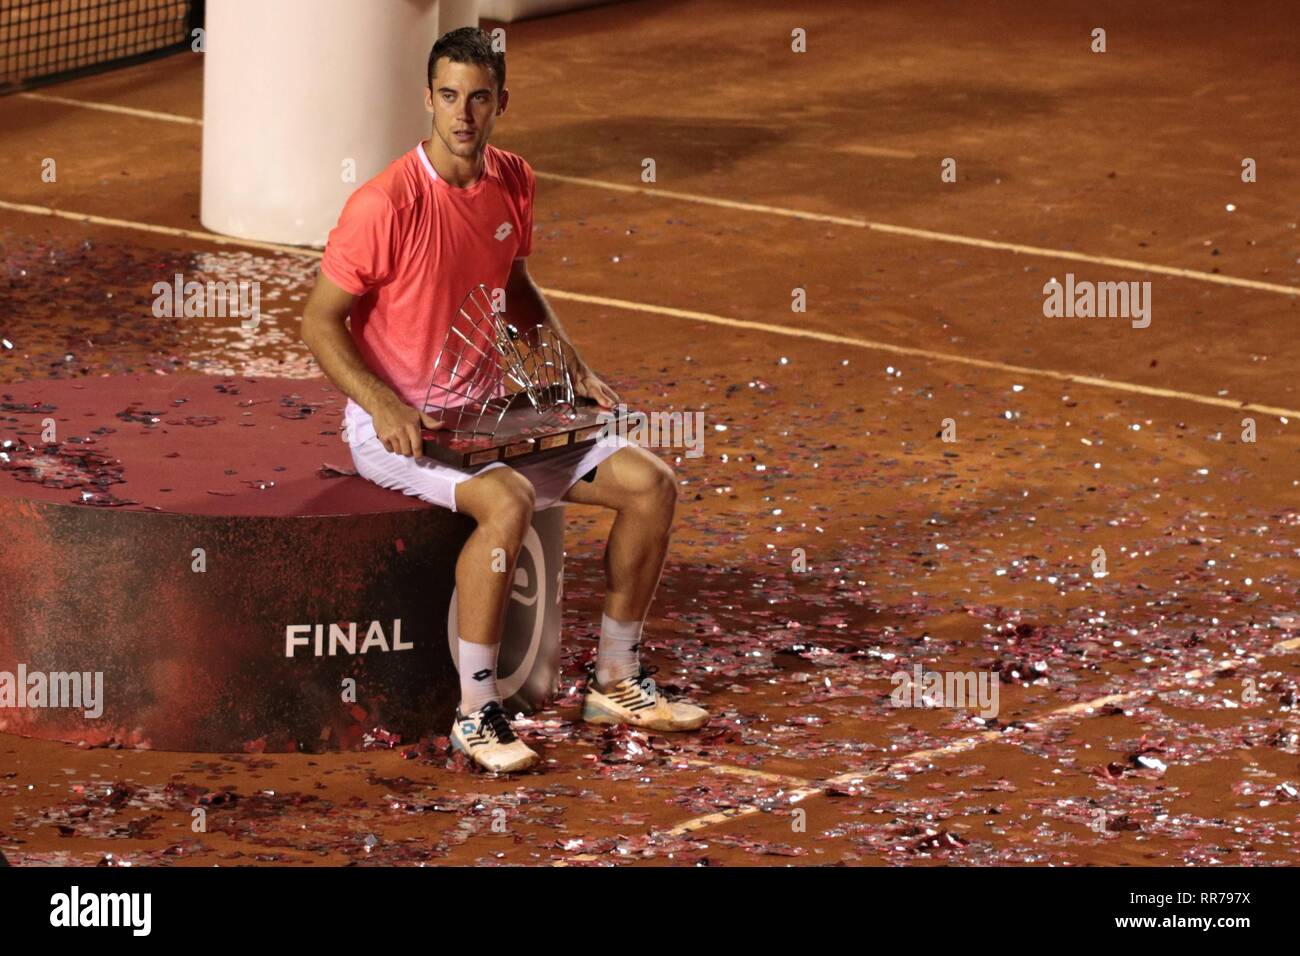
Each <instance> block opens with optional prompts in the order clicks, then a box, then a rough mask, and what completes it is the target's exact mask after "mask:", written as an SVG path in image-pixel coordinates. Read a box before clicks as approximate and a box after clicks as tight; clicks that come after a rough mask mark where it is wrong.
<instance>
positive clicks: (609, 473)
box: [564, 446, 677, 621]
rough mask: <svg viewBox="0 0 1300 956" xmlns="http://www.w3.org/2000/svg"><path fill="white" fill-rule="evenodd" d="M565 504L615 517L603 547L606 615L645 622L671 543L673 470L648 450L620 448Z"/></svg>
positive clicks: (570, 493) (674, 503)
mask: <svg viewBox="0 0 1300 956" xmlns="http://www.w3.org/2000/svg"><path fill="white" fill-rule="evenodd" d="M564 500H565V501H571V502H573V503H574V504H580V505H600V506H602V507H605V508H612V509H613V510H614V511H615V512H616V517H615V518H614V526H613V528H611V529H610V532H609V542H608V544H606V546H605V613H606V614H608V615H609V616H610V617H612V618H614V619H615V620H618V621H642V620H644V619H645V616H646V612H647V611H649V610H650V601H651V600H652V599H653V598H654V594H655V590H656V589H657V588H658V587H659V578H660V576H661V575H662V573H663V569H664V560H665V559H666V558H667V556H668V541H669V539H670V538H671V537H672V525H673V514H674V512H675V511H676V508H677V478H676V477H675V476H674V475H673V471H672V469H671V468H669V467H668V466H667V465H666V464H664V463H663V462H662V461H660V460H659V459H658V458H657V457H655V456H654V455H653V454H651V453H650V452H648V451H646V450H645V449H644V448H639V447H637V446H630V447H628V448H621V449H619V450H618V451H617V452H615V453H614V454H612V455H610V456H609V457H608V458H606V459H605V460H604V461H603V462H601V463H600V467H599V468H597V469H596V478H595V480H594V481H589V482H588V481H579V482H578V483H577V484H575V485H574V486H573V487H572V488H570V489H569V490H568V492H567V493H566V494H565V495H564Z"/></svg>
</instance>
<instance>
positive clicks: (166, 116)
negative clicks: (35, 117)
mask: <svg viewBox="0 0 1300 956" xmlns="http://www.w3.org/2000/svg"><path fill="white" fill-rule="evenodd" d="M18 95H19V96H20V97H22V98H23V99H25V100H40V101H41V102H43V103H59V104H61V105H63V106H79V107H81V108H82V109H87V110H99V111H100V112H102V113H120V114H122V115H124V116H138V117H140V118H141V119H152V120H162V121H163V122H165V123H184V124H186V125H188V126H202V125H203V120H201V119H195V118H194V117H192V116H180V115H179V114H177V113H159V112H156V111H154V110H140V109H136V108H135V107H133V106H115V105H114V104H112V103H92V102H91V101H89V100H70V99H68V98H67V97H65V96H51V95H50V94H48V93H19V94H18Z"/></svg>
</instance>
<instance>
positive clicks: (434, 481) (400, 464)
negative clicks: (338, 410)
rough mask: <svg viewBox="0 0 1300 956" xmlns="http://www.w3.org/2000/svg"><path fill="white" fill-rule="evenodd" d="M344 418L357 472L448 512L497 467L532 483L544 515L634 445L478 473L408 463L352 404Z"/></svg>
mask: <svg viewBox="0 0 1300 956" xmlns="http://www.w3.org/2000/svg"><path fill="white" fill-rule="evenodd" d="M343 418H344V421H345V422H346V425H347V434H348V446H349V447H350V448H351V449H352V461H353V463H354V464H355V465H356V468H357V473H358V474H359V475H361V477H362V478H365V479H367V480H369V481H373V482H374V483H375V484H377V485H379V486H381V487H383V488H391V489H393V490H394V491H401V492H403V493H404V494H408V495H414V496H415V497H417V498H420V499H421V500H423V501H427V502H429V503H430V504H434V505H438V506H439V507H441V508H446V509H447V510H449V511H455V510H456V486H457V485H458V484H460V483H461V482H462V481H464V480H465V479H467V478H474V477H476V476H477V475H481V474H483V473H484V472H486V471H491V470H492V469H493V468H514V469H515V471H517V472H519V473H520V474H521V475H523V476H524V477H525V478H527V479H528V480H529V482H531V483H532V486H533V489H534V491H535V492H536V495H537V503H536V505H535V506H534V510H536V511H543V510H545V509H546V508H551V507H554V506H555V505H557V504H559V503H560V500H561V499H562V498H563V497H564V493H565V492H566V491H568V490H569V489H570V488H572V487H573V486H574V484H575V483H577V482H578V481H580V480H581V479H582V477H583V475H585V474H587V472H589V471H591V470H592V469H593V468H595V467H596V466H597V465H599V464H600V463H601V462H602V461H604V460H605V459H606V458H608V457H609V456H610V455H612V454H614V452H616V451H618V450H619V449H620V448H623V447H625V446H627V445H631V444H632V442H630V441H628V440H627V439H625V438H623V437H622V436H620V435H610V436H608V437H604V436H602V437H601V438H600V439H599V440H598V441H597V442H596V443H595V444H594V445H580V446H578V447H576V448H572V449H569V450H567V451H557V452H555V453H554V454H550V455H546V456H544V457H542V458H534V459H531V460H525V461H523V462H522V463H520V464H518V465H512V464H507V463H506V462H503V461H493V462H489V463H488V464H486V465H479V466H477V467H475V468H467V469H461V468H453V467H452V466H451V465H446V464H443V463H442V462H440V461H434V460H433V459H432V458H408V457H407V456H406V455H399V454H397V453H395V452H391V451H389V450H388V449H387V448H385V447H384V445H383V442H381V441H380V440H379V439H378V438H377V437H376V436H375V425H374V422H373V421H372V420H371V418H370V414H369V413H368V412H367V411H366V410H365V409H364V408H362V407H361V406H360V405H358V404H357V403H356V402H354V401H352V400H351V399H348V404H347V407H346V408H345V409H344V412H343Z"/></svg>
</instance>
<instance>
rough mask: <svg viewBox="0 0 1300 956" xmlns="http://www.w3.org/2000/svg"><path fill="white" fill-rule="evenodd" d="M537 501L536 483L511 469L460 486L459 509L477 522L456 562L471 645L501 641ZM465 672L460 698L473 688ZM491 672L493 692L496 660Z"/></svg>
mask: <svg viewBox="0 0 1300 956" xmlns="http://www.w3.org/2000/svg"><path fill="white" fill-rule="evenodd" d="M533 501H534V493H533V486H532V485H531V484H530V483H529V481H528V479H527V478H525V477H524V476H523V475H521V474H519V473H518V472H517V471H515V470H513V469H511V468H494V469H492V470H491V471H488V472H485V473H484V474H481V475H479V476H477V477H475V478H470V479H468V480H467V481H462V482H461V483H460V484H459V485H457V486H456V510H458V511H461V512H464V513H465V514H467V515H469V516H470V517H471V518H473V519H474V520H475V521H476V522H477V527H476V528H475V529H474V531H473V532H472V533H471V534H470V536H469V540H467V541H466V542H465V546H464V547H463V548H462V549H461V552H460V557H459V559H457V561H456V620H457V623H458V625H459V628H460V637H461V640H462V641H464V642H466V643H467V644H474V645H478V646H482V647H491V646H494V645H498V644H500V643H501V628H502V624H503V622H504V620H505V610H506V605H507V602H508V601H509V598H510V589H511V586H512V585H513V583H514V573H515V562H516V560H517V559H518V557H519V549H520V548H521V547H522V546H523V541H524V536H525V535H526V534H527V533H528V528H529V526H530V525H531V524H532V520H533ZM471 650H472V649H471ZM476 656H477V655H476ZM467 670H468V669H467V668H465V667H463V666H462V668H461V671H462V680H461V687H462V698H464V696H466V693H465V692H466V691H469V690H471V689H472V688H471V687H469V686H468V682H467V680H466V678H467V677H469V676H471V675H470V674H468V673H466V672H467ZM492 670H493V671H494V674H493V676H492V680H491V688H492V690H493V691H495V688H496V677H495V670H496V666H495V658H493V659H492ZM475 696H479V695H477V694H476V695H475ZM465 702H466V701H465V700H464V699H462V703H465Z"/></svg>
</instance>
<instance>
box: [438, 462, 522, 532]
mask: <svg viewBox="0 0 1300 956" xmlns="http://www.w3.org/2000/svg"><path fill="white" fill-rule="evenodd" d="M456 492H457V494H456V503H457V508H458V509H459V510H460V511H463V512H465V513H466V514H468V515H469V516H470V517H472V518H473V519H474V520H475V521H477V522H478V524H479V527H486V528H489V529H491V530H492V531H493V532H494V533H496V534H497V535H499V536H500V537H502V538H503V539H504V540H506V541H509V542H510V543H512V544H515V545H517V544H519V543H520V542H522V541H523V539H524V535H526V534H527V533H528V528H529V526H530V525H531V524H532V521H533V508H534V506H535V505H536V503H537V493H536V492H535V491H534V489H533V486H532V483H531V482H530V481H529V480H528V479H527V478H525V477H524V476H523V475H521V474H520V473H519V472H517V471H515V470H514V469H513V468H494V469H492V470H491V471H489V472H487V473H486V474H483V475H479V476H478V477H477V478H471V479H470V480H469V481H464V482H461V484H460V485H459V486H457V489H456Z"/></svg>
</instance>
